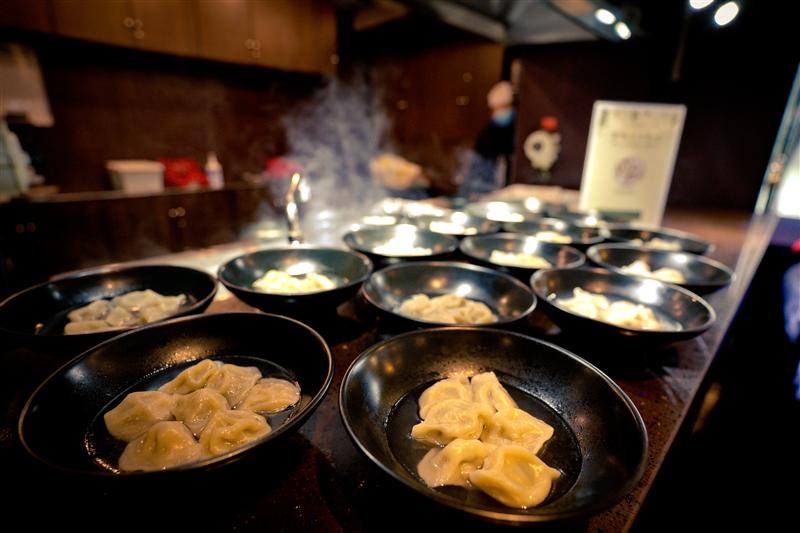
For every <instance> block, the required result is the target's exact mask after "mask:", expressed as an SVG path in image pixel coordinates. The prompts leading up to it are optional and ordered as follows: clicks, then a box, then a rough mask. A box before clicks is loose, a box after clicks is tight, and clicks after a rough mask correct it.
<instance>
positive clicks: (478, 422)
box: [411, 400, 492, 446]
mask: <svg viewBox="0 0 800 533" xmlns="http://www.w3.org/2000/svg"><path fill="white" fill-rule="evenodd" d="M426 414H427V416H426V418H425V420H423V421H422V422H420V423H419V424H416V425H414V426H413V427H412V428H411V436H412V437H413V438H414V439H416V440H419V441H422V442H427V443H428V444H433V445H437V446H444V445H446V444H449V443H450V442H451V441H453V440H455V439H477V438H478V437H480V436H481V432H482V431H483V424H484V421H485V420H486V419H487V418H489V417H490V416H491V415H492V412H491V410H490V409H488V408H487V407H486V406H484V405H481V404H477V403H474V402H467V401H464V400H444V401H442V402H439V403H436V404H434V405H433V406H432V407H431V408H430V409H429V410H428V411H427V413H426Z"/></svg>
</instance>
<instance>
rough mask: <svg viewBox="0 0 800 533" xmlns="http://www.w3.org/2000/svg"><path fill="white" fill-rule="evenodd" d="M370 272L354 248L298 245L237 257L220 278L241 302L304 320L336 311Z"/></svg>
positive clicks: (369, 263)
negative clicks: (300, 317)
mask: <svg viewBox="0 0 800 533" xmlns="http://www.w3.org/2000/svg"><path fill="white" fill-rule="evenodd" d="M370 272H372V262H371V261H370V260H369V259H368V258H367V257H365V256H364V255H363V254H360V253H358V252H355V251H352V250H341V249H339V248H326V247H321V246H311V245H299V246H290V247H283V248H271V249H266V250H259V251H256V252H251V253H247V254H244V255H241V256H239V257H236V258H234V259H232V260H230V261H228V262H227V263H225V264H224V265H222V266H221V267H220V268H219V272H218V274H217V276H218V277H219V280H220V281H221V282H222V284H223V285H224V286H225V287H226V288H227V289H228V290H229V291H231V292H232V293H233V294H234V295H236V297H237V298H239V299H240V300H242V301H243V302H245V303H246V304H248V305H252V306H253V307H256V308H258V309H260V310H262V311H265V312H268V313H280V314H286V315H299V316H304V315H308V314H317V313H318V314H323V313H330V312H335V310H336V307H337V306H339V305H340V304H343V303H344V302H346V301H347V300H349V299H350V298H351V297H352V296H354V295H355V294H356V293H357V292H358V289H359V288H360V287H361V284H362V283H363V282H364V280H365V279H367V277H369V275H370Z"/></svg>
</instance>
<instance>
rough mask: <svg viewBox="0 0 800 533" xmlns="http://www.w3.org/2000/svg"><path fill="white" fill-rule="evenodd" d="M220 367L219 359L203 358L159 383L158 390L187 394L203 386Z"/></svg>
mask: <svg viewBox="0 0 800 533" xmlns="http://www.w3.org/2000/svg"><path fill="white" fill-rule="evenodd" d="M220 368H222V363H221V362H220V361H212V360H211V359H203V360H202V361H200V362H199V363H197V364H194V365H192V366H190V367H189V368H187V369H186V370H184V371H183V372H181V373H180V374H178V375H177V376H176V377H175V379H173V380H172V381H169V382H167V383H165V384H163V385H161V387H159V389H158V390H160V391H161V392H168V393H171V394H189V393H190V392H194V391H196V390H197V389H202V388H203V387H205V386H206V383H208V380H209V378H210V377H211V376H212V375H213V374H214V373H215V372H216V371H217V370H219V369H220Z"/></svg>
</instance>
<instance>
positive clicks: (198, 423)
mask: <svg viewBox="0 0 800 533" xmlns="http://www.w3.org/2000/svg"><path fill="white" fill-rule="evenodd" d="M228 407H229V406H228V400H226V399H225V396H223V395H222V394H220V393H218V392H217V391H215V390H212V389H199V390H196V391H194V392H191V393H189V394H187V395H185V396H178V397H177V399H176V400H175V405H174V407H173V408H172V414H173V415H174V416H175V419H176V420H180V421H181V422H183V423H184V424H186V427H188V428H189V429H190V430H191V431H192V433H194V434H195V435H199V434H200V432H201V431H203V428H204V427H206V424H207V423H208V420H209V419H210V418H211V415H213V414H214V413H215V412H217V411H226V410H227V409H228Z"/></svg>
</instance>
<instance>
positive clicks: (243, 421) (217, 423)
mask: <svg viewBox="0 0 800 533" xmlns="http://www.w3.org/2000/svg"><path fill="white" fill-rule="evenodd" d="M270 431H272V428H270V427H269V424H268V423H267V420H266V419H265V418H264V417H263V416H261V415H257V414H255V413H253V412H252V411H217V412H216V413H214V414H213V415H212V416H211V419H210V420H209V421H208V424H206V427H205V429H203V432H202V433H200V445H201V446H202V447H203V450H204V451H205V452H206V453H207V454H209V455H211V456H215V455H221V454H223V453H226V452H229V451H230V450H233V449H234V448H238V447H239V446H242V445H243V444H247V443H248V442H250V441H253V440H256V439H258V438H259V437H263V436H264V435H266V434H267V433H269V432H270Z"/></svg>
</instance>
